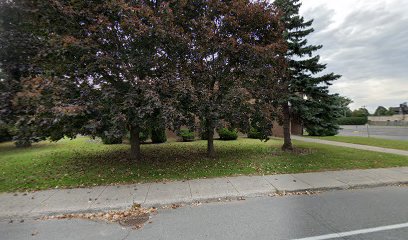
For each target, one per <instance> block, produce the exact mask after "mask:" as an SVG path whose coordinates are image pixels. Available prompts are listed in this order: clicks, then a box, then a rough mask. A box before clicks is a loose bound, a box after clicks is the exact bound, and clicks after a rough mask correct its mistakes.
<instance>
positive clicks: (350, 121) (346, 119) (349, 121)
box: [337, 117, 368, 125]
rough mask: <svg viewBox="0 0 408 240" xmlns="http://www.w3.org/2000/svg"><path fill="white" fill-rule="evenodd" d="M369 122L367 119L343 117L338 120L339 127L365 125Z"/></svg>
mask: <svg viewBox="0 0 408 240" xmlns="http://www.w3.org/2000/svg"><path fill="white" fill-rule="evenodd" d="M367 122H368V119H367V117H343V118H339V119H337V123H338V124H339V125H364V124H366V123H367Z"/></svg>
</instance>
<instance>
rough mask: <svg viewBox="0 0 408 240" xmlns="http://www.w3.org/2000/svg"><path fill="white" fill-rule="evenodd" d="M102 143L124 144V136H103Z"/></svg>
mask: <svg viewBox="0 0 408 240" xmlns="http://www.w3.org/2000/svg"><path fill="white" fill-rule="evenodd" d="M101 138H102V143H103V144H108V145H110V144H122V138H121V137H115V136H102V137H101Z"/></svg>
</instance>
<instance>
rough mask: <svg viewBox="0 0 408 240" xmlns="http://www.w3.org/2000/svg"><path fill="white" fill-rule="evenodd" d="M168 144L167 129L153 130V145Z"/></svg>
mask: <svg viewBox="0 0 408 240" xmlns="http://www.w3.org/2000/svg"><path fill="white" fill-rule="evenodd" d="M165 142H167V136H166V129H165V128H153V129H152V143H165Z"/></svg>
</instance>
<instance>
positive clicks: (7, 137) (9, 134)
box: [0, 124, 13, 142]
mask: <svg viewBox="0 0 408 240" xmlns="http://www.w3.org/2000/svg"><path fill="white" fill-rule="evenodd" d="M11 140H13V131H12V128H11V127H10V126H9V125H6V124H0V142H7V141H11Z"/></svg>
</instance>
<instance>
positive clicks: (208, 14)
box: [0, 0, 344, 160]
mask: <svg viewBox="0 0 408 240" xmlns="http://www.w3.org/2000/svg"><path fill="white" fill-rule="evenodd" d="M0 4H1V5H0V64H1V65H0V69H1V77H0V79H1V80H0V90H1V95H0V100H1V105H0V111H1V119H0V124H1V123H5V124H11V125H13V126H14V127H15V128H16V132H17V134H16V135H15V136H14V138H15V140H16V142H17V143H18V144H19V145H21V146H27V145H30V143H32V142H36V141H39V140H43V139H46V138H48V139H51V140H54V141H57V140H59V139H61V138H64V137H70V138H74V137H75V136H77V135H78V134H83V135H91V136H94V137H102V138H105V139H122V138H123V137H125V136H127V135H129V138H130V143H131V154H130V156H131V157H132V158H133V159H136V160H140V159H141V157H142V156H141V152H140V143H141V141H142V139H141V136H142V135H143V133H144V132H145V131H146V129H151V128H153V130H154V132H156V130H157V129H160V131H162V130H163V129H164V128H167V129H171V130H176V131H177V130H179V129H180V127H181V126H183V125H184V126H189V127H190V128H192V130H193V129H196V128H197V127H198V126H199V127H200V128H201V129H202V131H203V133H204V135H206V139H208V140H207V141H208V151H207V153H208V156H210V157H214V156H215V149H214V144H213V139H214V130H215V129H218V128H231V129H234V130H235V129H238V130H239V131H241V132H248V131H250V129H251V127H255V128H256V129H257V131H259V132H260V133H261V134H260V135H259V136H260V138H262V139H267V137H268V136H269V135H270V134H271V127H272V125H273V123H274V122H275V121H276V120H278V121H279V122H280V123H281V124H283V126H284V129H285V145H284V148H285V149H290V148H291V147H292V146H291V142H290V121H291V118H292V117H293V116H295V115H296V116H298V117H299V118H300V119H301V121H302V123H303V124H304V126H305V127H306V128H307V129H308V130H310V132H312V129H315V133H316V134H326V133H327V131H328V132H329V133H330V134H332V132H335V131H336V130H337V128H338V127H337V125H336V123H335V122H334V121H333V119H335V118H337V117H338V115H339V114H338V113H339V112H340V111H342V110H341V109H343V107H344V106H343V105H344V101H343V100H344V98H343V99H342V98H341V97H339V96H338V95H336V94H330V93H329V91H328V86H329V85H330V83H331V81H333V80H335V79H337V78H338V77H339V76H338V75H335V74H333V73H330V74H321V75H317V74H319V73H321V72H322V71H323V70H324V69H325V68H326V65H324V64H321V63H320V62H319V56H318V55H315V52H316V51H317V50H318V49H320V48H321V46H315V45H309V44H308V43H307V40H306V37H307V36H308V35H309V34H310V33H311V32H313V28H312V27H311V25H312V21H305V20H304V19H303V18H302V17H301V16H300V15H299V7H300V4H299V1H297V0H276V1H275V2H274V3H273V4H271V3H270V2H268V1H249V0H236V1H215V0H186V1H174V0H168V1H157V0H155V1H153V0H151V1H149V0H143V1H128V0H119V1H117V0H107V1H76V0H44V1H30V0H21V1H3V2H1V3H0ZM324 132H326V133H324ZM288 134H289V135H288Z"/></svg>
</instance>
